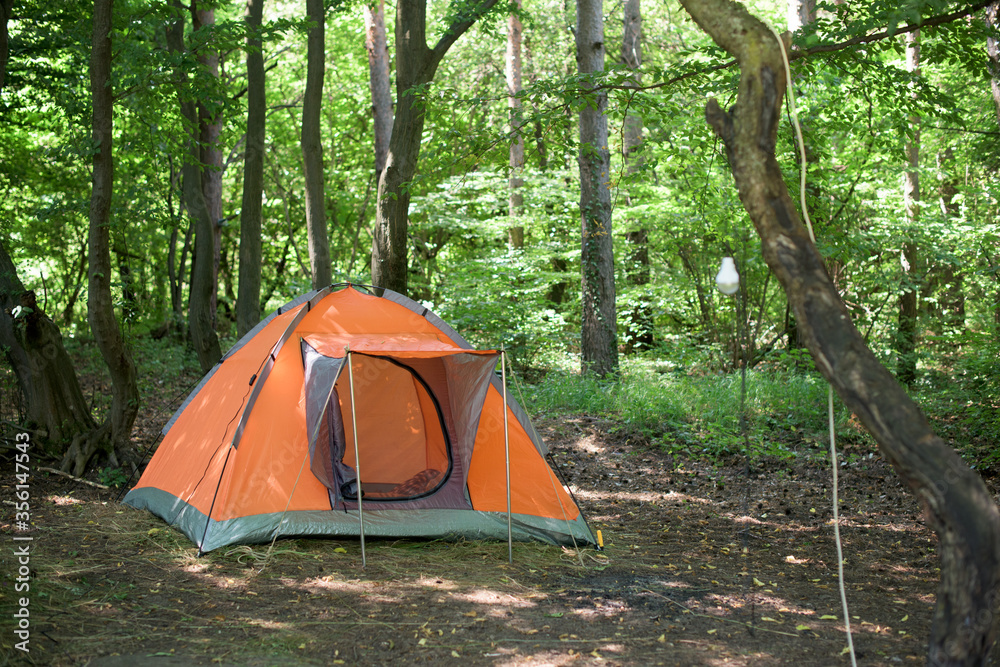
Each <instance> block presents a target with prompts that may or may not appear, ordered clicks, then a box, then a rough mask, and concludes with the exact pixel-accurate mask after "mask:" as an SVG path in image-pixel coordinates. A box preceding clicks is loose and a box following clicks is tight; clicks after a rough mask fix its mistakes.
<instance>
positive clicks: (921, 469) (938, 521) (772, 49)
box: [681, 0, 1000, 666]
mask: <svg viewBox="0 0 1000 667" xmlns="http://www.w3.org/2000/svg"><path fill="white" fill-rule="evenodd" d="M681 3H682V4H683V5H684V7H685V8H686V9H687V11H688V12H689V13H690V14H691V16H692V17H693V18H694V19H695V21H696V22H697V23H698V25H699V26H701V28H702V29H703V30H705V32H706V33H708V34H709V35H710V36H711V37H712V39H713V40H715V41H716V43H718V44H719V45H720V46H721V47H722V48H724V49H725V50H726V51H728V52H729V53H730V54H732V55H733V56H734V57H735V58H736V60H737V62H738V63H739V64H740V70H741V77H740V84H739V95H738V98H737V101H736V105H735V106H734V107H733V108H732V109H731V110H729V111H728V112H726V111H723V110H722V109H721V108H719V105H718V103H717V102H716V101H715V100H714V99H713V100H710V101H709V103H708V106H707V109H706V117H707V120H708V122H709V124H710V125H711V126H712V127H713V128H714V130H715V131H716V133H717V134H718V135H719V136H720V137H721V138H722V140H723V142H724V143H725V146H726V151H727V155H728V158H729V164H730V168H731V169H732V171H733V175H734V177H735V180H736V184H737V188H738V190H739V196H740V199H741V201H742V202H743V205H744V207H745V208H746V210H747V212H748V213H749V215H750V218H751V219H752V220H753V223H754V226H755V227H756V229H757V233H758V234H759V235H760V237H761V241H762V248H763V254H764V259H765V260H766V261H767V264H768V266H770V268H771V270H772V271H773V272H774V274H775V275H776V276H777V278H778V279H779V281H780V282H781V284H782V286H783V287H784V289H785V292H786V294H787V296H788V300H789V303H790V304H791V307H792V310H793V312H794V313H795V318H796V322H797V324H798V330H799V335H800V336H801V338H802V340H803V342H804V343H805V344H806V346H807V347H808V348H809V351H810V352H811V354H812V356H813V359H814V360H815V362H816V366H817V368H819V370H820V372H822V374H823V375H824V377H826V379H827V380H828V381H829V382H830V383H831V385H832V386H833V388H834V389H835V390H836V392H837V394H838V395H839V396H840V398H841V399H842V400H843V401H844V403H845V405H846V406H847V407H848V408H849V409H850V410H851V411H852V412H854V413H855V414H856V415H857V416H858V418H859V419H860V420H861V422H862V423H863V424H864V425H865V427H866V428H867V429H868V430H869V431H870V432H871V433H872V435H873V436H874V437H875V440H876V441H877V442H878V445H879V450H880V451H881V453H882V455H883V456H885V458H886V459H887V460H888V461H889V462H890V463H891V464H892V465H893V467H894V468H895V470H896V472H897V473H898V474H899V476H900V477H901V478H902V479H903V480H904V481H905V482H906V483H907V484H908V485H909V487H910V488H911V490H912V491H913V493H914V495H916V497H917V498H918V500H919V501H920V502H921V504H922V505H923V507H924V510H925V512H926V515H927V518H928V523H929V525H930V526H931V527H932V528H933V529H934V531H935V532H936V533H937V536H938V539H939V542H940V554H941V582H940V585H939V587H938V595H937V605H936V607H935V610H934V619H933V624H932V627H931V630H930V638H929V642H928V654H927V661H928V664H930V665H954V666H959V665H961V666H966V665H985V664H987V662H988V661H989V658H990V651H991V648H992V646H993V643H994V639H995V625H996V624H995V603H996V599H997V591H998V587H1000V513H998V511H997V507H996V504H995V503H994V501H993V498H992V497H991V496H990V494H989V492H988V491H987V489H986V486H985V485H984V484H983V481H982V479H981V478H980V477H979V475H978V474H976V473H975V472H974V471H973V470H971V469H970V468H969V466H968V465H967V464H966V463H965V462H964V461H963V460H962V459H961V457H959V455H958V454H957V453H956V452H955V451H954V450H953V449H951V448H950V447H949V446H948V445H947V444H946V443H945V442H944V441H943V440H942V439H941V438H940V437H938V436H937V435H935V434H934V433H933V431H932V430H931V428H930V426H929V425H928V423H927V420H926V419H925V418H924V416H923V414H922V413H921V412H920V409H919V408H918V407H917V405H916V404H915V403H914V402H913V401H912V400H911V399H910V397H909V396H908V395H907V393H906V391H905V390H904V389H903V387H902V386H900V384H899V383H898V382H897V381H896V379H895V378H894V377H893V376H892V374H891V373H890V372H889V371H888V370H887V369H886V368H885V367H884V366H882V365H881V364H880V363H879V362H878V360H877V359H876V358H875V356H874V355H873V354H872V352H871V350H869V349H868V346H867V345H866V344H865V341H864V338H863V337H862V336H861V334H860V333H859V332H858V330H857V329H856V328H855V326H854V324H853V323H852V322H851V319H850V315H849V313H848V311H847V308H846V306H845V305H844V303H843V301H842V300H841V299H840V296H839V294H838V293H837V290H836V288H835V286H834V285H833V282H832V281H831V280H830V278H829V276H828V274H827V272H826V269H825V267H824V264H823V258H822V257H820V255H819V252H818V251H817V249H816V246H815V245H814V244H813V243H812V242H811V241H810V239H809V235H808V233H807V230H806V229H805V227H804V226H803V224H802V222H801V220H800V218H799V214H798V212H797V211H796V209H795V205H794V203H793V202H792V200H791V197H790V196H789V194H788V190H787V188H786V186H785V183H784V180H783V178H782V173H781V169H780V168H779V166H778V163H777V160H776V159H775V154H774V146H775V141H776V137H777V128H778V123H779V121H780V119H781V105H782V99H783V96H784V92H785V84H786V82H785V76H784V69H783V64H782V56H781V51H780V50H779V46H778V44H777V42H776V41H775V39H774V36H773V34H772V33H771V32H770V30H769V29H768V28H767V27H766V26H765V25H764V24H763V23H761V22H760V21H759V20H758V19H756V18H755V17H753V16H751V15H750V14H749V13H748V12H747V11H746V9H744V8H743V6H741V5H739V4H736V3H734V2H731V1H730V0H681Z"/></svg>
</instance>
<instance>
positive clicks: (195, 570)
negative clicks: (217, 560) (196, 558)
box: [181, 562, 208, 574]
mask: <svg viewBox="0 0 1000 667" xmlns="http://www.w3.org/2000/svg"><path fill="white" fill-rule="evenodd" d="M181 569H182V570H184V571H185V572H190V573H191V574H201V573H202V572H204V571H205V570H207V569H208V563H204V562H194V563H191V564H189V565H185V566H184V567H182V568H181Z"/></svg>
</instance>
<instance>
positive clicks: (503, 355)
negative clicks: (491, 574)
mask: <svg viewBox="0 0 1000 667" xmlns="http://www.w3.org/2000/svg"><path fill="white" fill-rule="evenodd" d="M500 378H501V380H502V382H501V384H503V457H504V463H505V464H506V467H507V562H508V563H510V564H511V565H513V564H514V536H513V531H512V530H511V519H510V438H509V437H508V431H507V352H506V351H505V350H504V349H503V348H502V347H501V348H500Z"/></svg>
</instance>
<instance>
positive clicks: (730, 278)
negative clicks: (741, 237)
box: [715, 257, 740, 296]
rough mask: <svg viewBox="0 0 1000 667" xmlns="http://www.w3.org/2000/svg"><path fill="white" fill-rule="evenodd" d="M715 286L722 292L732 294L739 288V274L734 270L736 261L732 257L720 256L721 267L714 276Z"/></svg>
mask: <svg viewBox="0 0 1000 667" xmlns="http://www.w3.org/2000/svg"><path fill="white" fill-rule="evenodd" d="M715 286H716V287H718V288H719V291H720V292H722V293H723V294H726V295H729V296H732V295H733V294H736V292H738V291H739V289H740V274H739V273H737V272H736V262H734V261H733V258H732V257H723V258H722V268H720V269H719V273H718V275H716V276H715Z"/></svg>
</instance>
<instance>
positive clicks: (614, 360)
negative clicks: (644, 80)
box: [576, 0, 618, 377]
mask: <svg viewBox="0 0 1000 667" xmlns="http://www.w3.org/2000/svg"><path fill="white" fill-rule="evenodd" d="M576 64H577V71H579V73H580V74H582V75H584V76H587V75H591V74H598V73H600V72H603V71H604V14H603V5H602V3H601V0H577V2H576ZM593 95H594V99H593V100H592V101H589V102H588V103H587V104H584V105H583V106H582V107H581V109H580V153H579V155H578V156H577V159H578V161H579V164H580V222H581V250H580V270H581V274H582V299H581V301H582V305H583V323H582V327H581V333H580V339H581V340H580V352H581V355H580V356H581V364H582V367H583V371H584V372H588V373H595V374H596V375H599V376H601V377H604V376H605V375H608V374H610V373H614V372H616V371H617V370H618V335H617V334H618V331H617V319H616V315H615V260H614V244H613V243H612V236H611V233H612V229H611V189H610V184H609V181H610V173H609V172H610V170H611V166H610V164H611V155H610V153H609V152H608V117H607V116H606V115H605V109H606V108H607V106H608V96H607V93H606V92H604V91H603V90H599V91H596V92H594V93H593Z"/></svg>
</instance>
